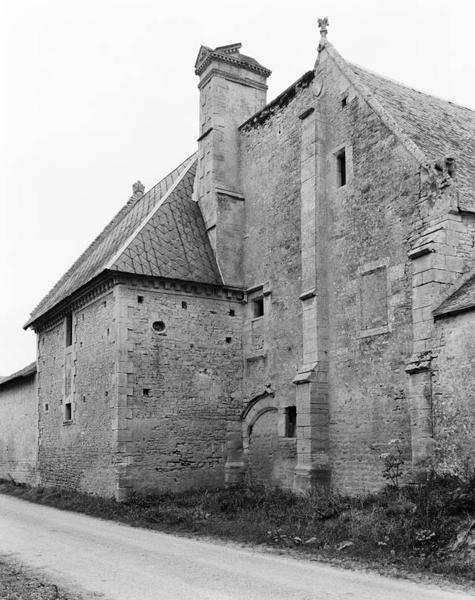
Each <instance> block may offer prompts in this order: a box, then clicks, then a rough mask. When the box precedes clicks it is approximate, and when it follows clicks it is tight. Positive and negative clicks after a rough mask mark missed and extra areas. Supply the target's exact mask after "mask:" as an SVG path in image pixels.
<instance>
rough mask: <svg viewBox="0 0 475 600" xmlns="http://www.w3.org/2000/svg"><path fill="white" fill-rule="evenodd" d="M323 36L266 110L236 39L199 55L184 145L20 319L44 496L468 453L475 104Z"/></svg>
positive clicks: (449, 461) (321, 482) (259, 82)
mask: <svg viewBox="0 0 475 600" xmlns="http://www.w3.org/2000/svg"><path fill="white" fill-rule="evenodd" d="M320 28H321V40H320V44H319V47H318V58H317V61H316V64H315V68H314V69H313V70H311V71H308V72H306V73H305V74H304V75H303V76H302V77H301V78H300V79H299V80H298V81H296V82H295V83H294V84H292V85H291V86H290V87H289V88H287V89H286V90H285V91H284V92H283V93H282V94H280V95H279V96H278V97H277V98H275V99H274V100H273V101H271V102H270V103H267V100H266V89H267V85H266V80H267V78H268V76H269V75H270V71H269V70H268V69H267V68H265V67H263V66H262V65H261V64H259V63H258V62H257V61H256V60H255V59H253V58H250V57H248V56H246V55H244V54H242V53H241V52H240V49H241V45H240V44H232V45H228V46H221V47H218V48H215V49H211V48H207V47H204V46H203V47H201V49H200V51H199V53H198V57H197V60H196V64H195V72H196V74H197V76H198V77H199V85H198V87H199V102H200V122H199V137H198V150H197V152H196V153H195V154H194V155H193V156H191V157H189V158H187V159H186V160H185V161H184V162H183V163H182V164H181V165H180V166H178V167H177V168H176V169H175V170H174V171H172V172H171V173H170V174H169V175H167V176H166V177H165V178H164V179H163V180H161V181H160V182H159V183H158V184H157V185H155V186H154V187H152V188H151V189H150V190H149V191H147V192H145V190H144V187H143V185H142V184H141V183H140V182H137V183H136V184H134V187H133V195H132V197H131V198H130V200H129V201H128V202H127V204H126V205H125V206H124V207H123V208H122V209H121V210H120V212H119V213H118V214H117V215H116V216H115V217H114V218H113V220H112V221H111V222H110V224H109V225H108V226H107V227H106V228H105V229H104V231H103V232H102V233H101V234H100V235H99V236H98V237H97V238H96V239H95V240H94V242H93V243H92V244H91V245H90V246H89V248H87V250H86V251H85V252H84V253H83V254H82V256H81V257H80V258H79V259H78V260H77V261H76V262H75V264H74V265H73V266H72V267H71V268H70V269H69V271H68V272H67V273H66V274H65V275H64V276H63V277H62V278H61V279H60V280H59V282H58V283H57V284H56V285H55V287H54V288H53V289H52V290H51V292H50V293H49V294H48V295H47V296H46V297H45V298H44V299H43V300H42V301H41V303H40V304H39V305H38V306H37V307H36V308H35V310H34V311H33V313H32V314H31V317H30V319H29V321H28V322H27V324H26V325H25V327H32V328H33V329H34V330H35V331H36V332H37V336H38V337H37V339H38V346H37V367H36V368H37V373H36V380H35V381H36V396H35V400H34V401H33V399H32V398H31V397H30V396H28V397H26V396H25V398H24V399H22V402H27V401H28V399H29V402H30V407H29V409H28V410H29V411H30V412H31V415H30V416H28V417H27V418H28V419H29V418H31V419H32V422H34V426H35V427H36V430H35V431H36V436H37V448H36V449H35V453H34V455H32V456H31V457H30V460H32V461H35V473H36V481H37V482H38V483H41V484H42V485H54V486H60V487H70V488H76V489H80V490H84V491H88V492H93V493H97V494H101V495H104V496H111V495H115V496H116V497H117V498H119V499H123V498H126V497H127V494H128V493H129V492H130V491H131V490H139V491H151V490H164V489H171V490H179V489H184V488H188V487H192V486H219V485H223V484H224V483H225V482H234V481H238V480H240V479H241V478H243V477H249V478H250V479H251V480H255V481H263V482H266V483H270V484H271V485H274V484H276V485H280V486H284V487H287V488H292V489H294V490H307V489H309V488H311V487H312V486H328V485H331V486H333V487H334V488H335V489H338V490H340V491H342V492H350V493H357V492H362V491H369V490H374V489H376V488H378V487H379V486H381V484H382V482H383V481H382V479H381V464H380V461H379V460H378V454H379V453H380V452H382V451H383V450H384V449H385V448H386V445H387V444H388V442H389V441H390V440H392V439H395V438H397V439H399V440H400V442H399V444H400V446H401V447H402V448H403V449H404V452H405V455H406V458H407V460H408V462H411V461H412V464H413V465H414V466H415V467H418V466H419V465H424V464H426V463H427V461H435V462H436V463H437V464H438V465H439V467H440V468H449V469H452V470H453V469H461V468H463V467H464V465H466V464H468V461H470V460H473V456H474V449H475V442H474V435H473V434H474V420H475V416H474V413H475V397H474V393H475V375H474V363H475V336H474V335H473V334H474V328H475V312H474V308H475V271H474V270H472V269H473V267H474V266H475V263H474V244H475V135H474V134H475V113H474V112H473V111H471V110H469V109H466V108H463V107H460V106H457V105H455V104H453V103H450V102H446V101H444V100H440V99H438V98H434V97H432V96H428V95H425V94H422V93H420V92H418V91H416V90H414V89H411V88H408V87H406V86H404V85H402V84H399V83H396V82H394V81H391V80H388V79H386V78H384V77H381V76H379V75H376V74H374V73H371V72H369V71H367V70H365V69H362V68H360V67H358V66H355V65H353V64H351V63H349V62H347V61H346V60H344V59H343V58H342V57H341V56H340V55H339V54H338V52H337V51H336V50H335V48H333V46H332V45H331V44H330V43H329V42H328V41H327V39H326V38H327V31H326V29H327V21H326V20H325V19H323V20H320ZM7 385H8V384H6V383H5V382H2V383H0V415H1V416H2V421H1V422H2V423H4V415H5V410H6V411H8V410H9V409H8V403H9V398H8V393H11V392H7V396H6V395H5V392H4V390H5V387H6V386H7ZM0 435H1V440H2V442H1V444H0V474H2V473H5V470H6V469H9V468H10V469H11V468H12V467H11V464H10V463H9V462H8V460H5V458H4V457H5V452H6V451H5V439H4V436H6V439H7V443H8V439H9V436H10V435H11V431H10V432H9V431H8V425H2V426H1V428H0ZM18 443H19V444H20V445H21V443H22V441H21V439H19V440H18ZM10 454H11V453H10ZM12 456H14V455H12ZM19 460H20V459H19ZM10 462H11V461H10ZM30 473H31V471H30ZM29 477H30V478H31V474H30V475H29Z"/></svg>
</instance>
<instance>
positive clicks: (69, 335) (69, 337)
mask: <svg viewBox="0 0 475 600" xmlns="http://www.w3.org/2000/svg"><path fill="white" fill-rule="evenodd" d="M72 343H73V314H72V313H69V314H68V315H66V347H68V346H71V345H72Z"/></svg>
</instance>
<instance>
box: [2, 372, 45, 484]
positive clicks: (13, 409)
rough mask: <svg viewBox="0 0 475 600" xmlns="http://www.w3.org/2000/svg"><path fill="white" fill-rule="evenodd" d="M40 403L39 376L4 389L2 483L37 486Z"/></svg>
mask: <svg viewBox="0 0 475 600" xmlns="http://www.w3.org/2000/svg"><path fill="white" fill-rule="evenodd" d="M37 453H38V401H37V396H36V376H35V375H31V376H29V377H25V378H22V379H20V380H16V381H12V382H11V383H6V384H5V385H3V386H2V387H1V388H0V479H9V478H13V479H14V480H15V481H16V482H18V483H28V484H29V485H34V484H35V483H36V460H37Z"/></svg>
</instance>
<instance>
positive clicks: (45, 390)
mask: <svg viewBox="0 0 475 600" xmlns="http://www.w3.org/2000/svg"><path fill="white" fill-rule="evenodd" d="M114 304H115V297H114V293H109V294H106V295H104V296H102V297H100V298H97V299H96V300H94V301H92V302H91V303H89V304H87V305H86V306H84V307H82V308H79V309H78V310H77V311H75V312H74V313H73V343H72V346H71V347H70V348H66V347H65V323H64V319H63V320H61V321H60V322H59V323H57V324H55V325H54V326H52V327H51V328H49V329H47V330H45V331H42V332H40V333H39V336H38V395H39V411H40V418H39V461H38V462H39V464H38V471H39V481H40V484H41V485H45V486H54V487H59V488H69V489H76V490H80V491H85V492H90V493H93V494H98V495H102V496H113V495H114V493H115V471H114V469H113V465H112V433H111V432H112V414H113V410H114V400H113V396H114V389H115V388H114V381H115V380H114V377H115V354H116V338H117V336H116V327H115V322H114ZM66 401H69V402H71V404H72V420H71V421H69V422H67V421H65V403H66ZM46 404H48V410H46Z"/></svg>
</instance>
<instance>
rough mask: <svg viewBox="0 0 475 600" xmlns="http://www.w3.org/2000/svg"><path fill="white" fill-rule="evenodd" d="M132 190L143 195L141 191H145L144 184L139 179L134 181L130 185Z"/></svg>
mask: <svg viewBox="0 0 475 600" xmlns="http://www.w3.org/2000/svg"><path fill="white" fill-rule="evenodd" d="M132 190H133V192H134V195H135V194H140V195H141V196H142V195H143V193H144V192H145V186H144V184H143V183H142V182H141V181H136V182H135V183H134V184H133V185H132Z"/></svg>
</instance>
